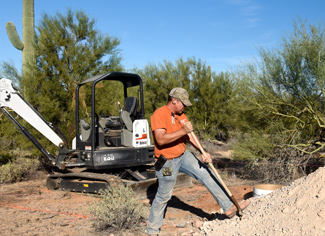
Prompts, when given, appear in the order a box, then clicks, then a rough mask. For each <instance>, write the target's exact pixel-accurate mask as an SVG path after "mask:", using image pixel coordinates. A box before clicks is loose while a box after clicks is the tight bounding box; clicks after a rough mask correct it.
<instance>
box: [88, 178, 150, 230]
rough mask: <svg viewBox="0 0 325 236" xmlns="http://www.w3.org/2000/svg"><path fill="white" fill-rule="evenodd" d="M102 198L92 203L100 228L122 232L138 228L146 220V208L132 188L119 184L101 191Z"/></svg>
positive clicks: (96, 224) (92, 209) (97, 225)
mask: <svg viewBox="0 0 325 236" xmlns="http://www.w3.org/2000/svg"><path fill="white" fill-rule="evenodd" d="M100 194H101V197H102V199H101V200H99V201H94V203H93V204H92V205H91V211H92V213H93V214H94V215H95V216H96V217H97V218H96V219H95V226H96V227H97V229H98V230H107V231H109V232H115V233H116V232H119V233H120V232H122V231H127V230H129V229H132V231H133V232H134V231H136V230H138V229H139V228H140V227H139V225H140V223H141V222H143V221H144V215H145V213H146V210H145V209H146V208H145V207H144V205H143V204H142V203H141V202H139V199H138V198H137V195H136V193H135V192H134V191H133V190H132V188H130V187H128V186H124V185H123V184H119V185H117V186H109V187H108V189H105V190H101V191H100Z"/></svg>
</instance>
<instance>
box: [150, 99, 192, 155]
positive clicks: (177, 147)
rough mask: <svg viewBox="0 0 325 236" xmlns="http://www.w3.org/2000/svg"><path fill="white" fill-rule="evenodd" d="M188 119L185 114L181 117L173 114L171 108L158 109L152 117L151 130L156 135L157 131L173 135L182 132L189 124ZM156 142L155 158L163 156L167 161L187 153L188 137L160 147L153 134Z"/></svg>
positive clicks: (185, 136)
mask: <svg viewBox="0 0 325 236" xmlns="http://www.w3.org/2000/svg"><path fill="white" fill-rule="evenodd" d="M187 121H188V120H187V117H186V115H185V114H184V113H182V114H181V115H176V114H174V116H173V114H172V113H171V111H170V110H169V108H168V107H167V106H166V105H165V106H162V107H160V108H158V109H157V110H156V111H155V112H154V113H153V114H152V116H151V130H152V132H153V133H154V131H155V130H156V129H165V130H166V133H167V134H169V133H173V132H175V131H177V130H180V129H181V128H182V126H183V124H184V123H185V122H187ZM153 137H154V142H155V156H156V157H159V156H160V155H163V156H164V157H166V158H167V159H172V158H175V157H179V156H180V155H182V154H183V152H185V149H186V142H187V140H188V136H187V135H184V136H183V137H182V138H180V139H178V140H176V141H174V142H172V143H169V144H165V145H158V144H157V142H156V139H155V135H154V134H153Z"/></svg>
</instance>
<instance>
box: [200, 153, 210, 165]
mask: <svg viewBox="0 0 325 236" xmlns="http://www.w3.org/2000/svg"><path fill="white" fill-rule="evenodd" d="M204 154H205V155H204ZM201 156H202V161H203V162H206V163H211V162H212V159H211V155H210V153H207V152H204V153H202V155H201Z"/></svg>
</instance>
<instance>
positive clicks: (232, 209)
mask: <svg viewBox="0 0 325 236" xmlns="http://www.w3.org/2000/svg"><path fill="white" fill-rule="evenodd" d="M250 203H251V202H250V200H248V199H247V200H245V201H242V202H241V203H239V207H240V209H241V210H244V209H245V208H246V207H248V205H249V204H250ZM236 212H237V207H236V205H235V204H233V205H232V206H231V207H230V209H229V210H228V211H226V212H225V214H226V216H228V218H229V219H231V218H232V217H234V216H235V215H236Z"/></svg>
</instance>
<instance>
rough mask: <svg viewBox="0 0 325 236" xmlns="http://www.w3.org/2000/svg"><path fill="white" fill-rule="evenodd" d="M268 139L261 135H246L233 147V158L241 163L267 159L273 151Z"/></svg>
mask: <svg viewBox="0 0 325 236" xmlns="http://www.w3.org/2000/svg"><path fill="white" fill-rule="evenodd" d="M273 148H274V146H273V143H272V140H271V139H270V137H269V136H268V135H266V134H263V133H252V134H246V135H243V136H241V137H239V138H238V142H236V143H235V144H234V145H233V149H234V158H235V159H236V160H241V161H258V160H263V159H268V158H269V157H270V154H271V153H272V151H273Z"/></svg>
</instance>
